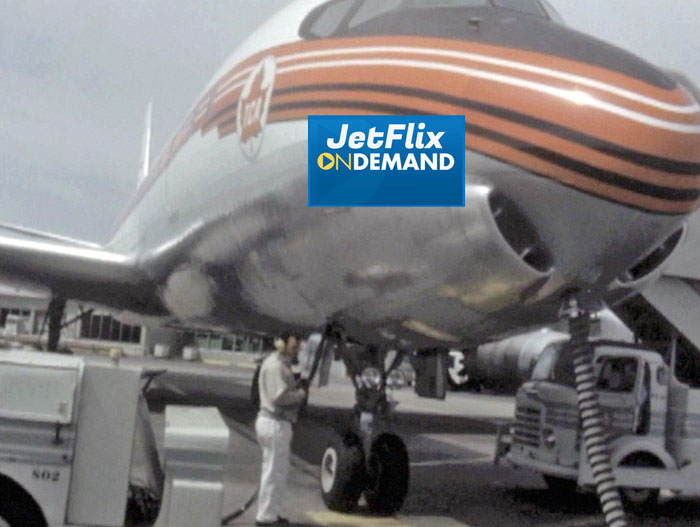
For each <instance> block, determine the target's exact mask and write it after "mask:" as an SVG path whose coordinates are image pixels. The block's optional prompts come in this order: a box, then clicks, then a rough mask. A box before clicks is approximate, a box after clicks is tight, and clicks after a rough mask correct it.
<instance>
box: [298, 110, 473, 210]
mask: <svg viewBox="0 0 700 527" xmlns="http://www.w3.org/2000/svg"><path fill="white" fill-rule="evenodd" d="M308 126H309V206H311V207H363V206H365V207H445V206H448V207H463V206H464V201H465V196H464V192H465V186H464V185H465V175H464V128H465V118H464V116H463V115H460V116H445V115H437V116H434V115H413V116H405V115H404V116H367V115H362V116H358V115H353V116H309V123H308Z"/></svg>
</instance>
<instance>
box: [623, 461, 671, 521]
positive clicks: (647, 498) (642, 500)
mask: <svg viewBox="0 0 700 527" xmlns="http://www.w3.org/2000/svg"><path fill="white" fill-rule="evenodd" d="M620 466H621V467H645V468H659V469H662V468H664V465H663V463H662V462H661V461H660V460H659V459H657V458H656V457H654V456H652V455H651V454H645V453H639V454H632V455H629V456H627V457H626V458H625V459H623V460H622V461H621V462H620ZM620 497H621V498H622V502H623V503H624V504H625V507H626V508H627V509H629V510H631V511H635V512H643V511H646V510H649V509H650V508H652V507H654V506H655V505H656V504H657V503H658V501H659V489H637V488H632V487H620Z"/></svg>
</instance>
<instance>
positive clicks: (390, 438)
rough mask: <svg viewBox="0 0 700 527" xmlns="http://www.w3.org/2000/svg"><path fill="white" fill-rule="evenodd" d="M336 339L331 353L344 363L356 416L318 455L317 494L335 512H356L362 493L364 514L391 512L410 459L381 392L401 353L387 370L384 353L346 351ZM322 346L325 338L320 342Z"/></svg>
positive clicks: (402, 493)
mask: <svg viewBox="0 0 700 527" xmlns="http://www.w3.org/2000/svg"><path fill="white" fill-rule="evenodd" d="M328 333H330V332H328ZM336 340H337V344H338V347H337V348H336V355H337V356H339V357H340V358H342V359H343V362H344V363H345V366H346V368H347V372H348V376H349V377H350V379H351V380H352V382H353V385H354V387H355V398H356V405H355V417H354V419H353V422H352V423H351V427H350V431H349V432H346V433H344V434H340V435H336V436H334V437H333V438H332V439H331V440H330V442H329V443H328V446H327V447H326V450H325V451H324V453H323V459H322V461H321V469H320V478H319V479H320V485H321V495H322V496H323V501H324V502H325V504H326V506H327V507H328V508H329V509H331V510H334V511H338V512H350V511H353V510H356V509H357V507H358V503H359V501H360V498H361V496H362V495H363V494H364V496H365V501H366V502H367V509H368V510H369V512H371V513H373V514H377V515H382V516H385V515H390V514H394V513H396V512H398V511H399V509H400V508H401V506H402V505H403V502H404V500H405V499H406V495H407V494H408V485H409V477H410V474H409V458H408V451H407V449H406V445H405V444H404V442H403V441H402V440H401V438H399V437H398V436H397V435H395V434H393V433H391V431H390V428H391V414H392V410H393V408H394V406H395V403H393V402H392V401H390V400H389V398H388V397H387V392H386V389H387V379H389V376H390V374H391V373H392V372H393V371H394V370H396V368H398V366H399V365H400V363H401V361H402V360H403V359H404V354H402V353H400V354H397V356H396V357H394V360H393V361H392V363H391V365H389V367H386V366H385V360H386V352H385V351H383V350H379V349H377V348H375V347H373V346H368V347H366V348H364V349H362V350H361V349H357V348H356V349H354V350H352V351H349V350H348V349H347V348H346V346H345V342H344V341H343V339H342V338H340V339H336ZM326 342H327V340H326V339H325V338H324V340H322V344H326ZM321 348H322V346H321V345H319V349H318V350H317V357H318V354H320V353H323V351H322V350H321ZM315 369H316V368H315V367H314V368H312V372H315ZM311 378H313V376H312V377H311Z"/></svg>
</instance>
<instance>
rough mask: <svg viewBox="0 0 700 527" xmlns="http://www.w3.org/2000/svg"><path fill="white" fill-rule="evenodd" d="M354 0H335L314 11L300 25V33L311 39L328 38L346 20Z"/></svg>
mask: <svg viewBox="0 0 700 527" xmlns="http://www.w3.org/2000/svg"><path fill="white" fill-rule="evenodd" d="M355 2H356V0H337V1H335V2H330V3H328V4H324V5H322V6H321V7H320V8H319V9H317V10H314V11H313V12H312V13H311V15H310V16H309V18H307V19H306V21H305V22H304V23H303V24H302V27H301V31H300V33H301V34H302V35H309V36H312V37H319V38H325V37H330V36H331V35H333V33H335V32H336V31H337V30H338V28H339V27H340V26H341V24H342V23H343V21H344V20H345V19H346V18H347V16H348V13H349V12H350V10H351V9H352V8H353V6H354V5H355Z"/></svg>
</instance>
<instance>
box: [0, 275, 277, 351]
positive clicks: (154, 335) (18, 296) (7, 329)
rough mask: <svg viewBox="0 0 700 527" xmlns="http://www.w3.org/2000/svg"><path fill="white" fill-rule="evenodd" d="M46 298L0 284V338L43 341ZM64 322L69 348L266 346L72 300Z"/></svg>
mask: <svg viewBox="0 0 700 527" xmlns="http://www.w3.org/2000/svg"><path fill="white" fill-rule="evenodd" d="M49 300H50V296H49V294H48V293H47V292H46V291H41V290H32V289H27V288H22V287H17V286H14V285H8V284H3V283H0V337H5V338H8V339H12V338H15V339H17V340H21V341H24V342H28V343H35V342H36V343H38V342H41V341H42V340H45V339H46V337H47V333H48V325H47V322H46V308H47V306H48V303H49ZM64 324H66V327H64V329H63V331H62V332H61V340H62V342H64V343H67V344H69V345H70V346H74V347H77V348H83V349H95V350H98V349H111V348H121V349H122V350H123V351H124V353H125V354H127V355H136V356H144V355H152V354H153V353H154V350H155V346H156V344H166V345H168V346H169V349H170V354H171V355H172V356H178V354H181V352H182V349H183V348H185V347H194V348H197V349H199V350H212V351H230V352H234V351H261V350H263V349H270V348H271V342H269V339H267V338H263V337H259V336H250V335H239V334H234V333H221V332H214V331H209V330H199V329H196V328H187V329H163V328H149V327H147V326H136V325H129V324H124V323H122V322H120V321H119V320H118V319H117V318H116V316H115V313H113V312H110V311H108V310H103V309H99V308H98V309H95V308H92V307H89V308H88V307H86V306H81V305H80V304H78V303H76V302H68V304H67V305H66V311H65V315H64Z"/></svg>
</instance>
